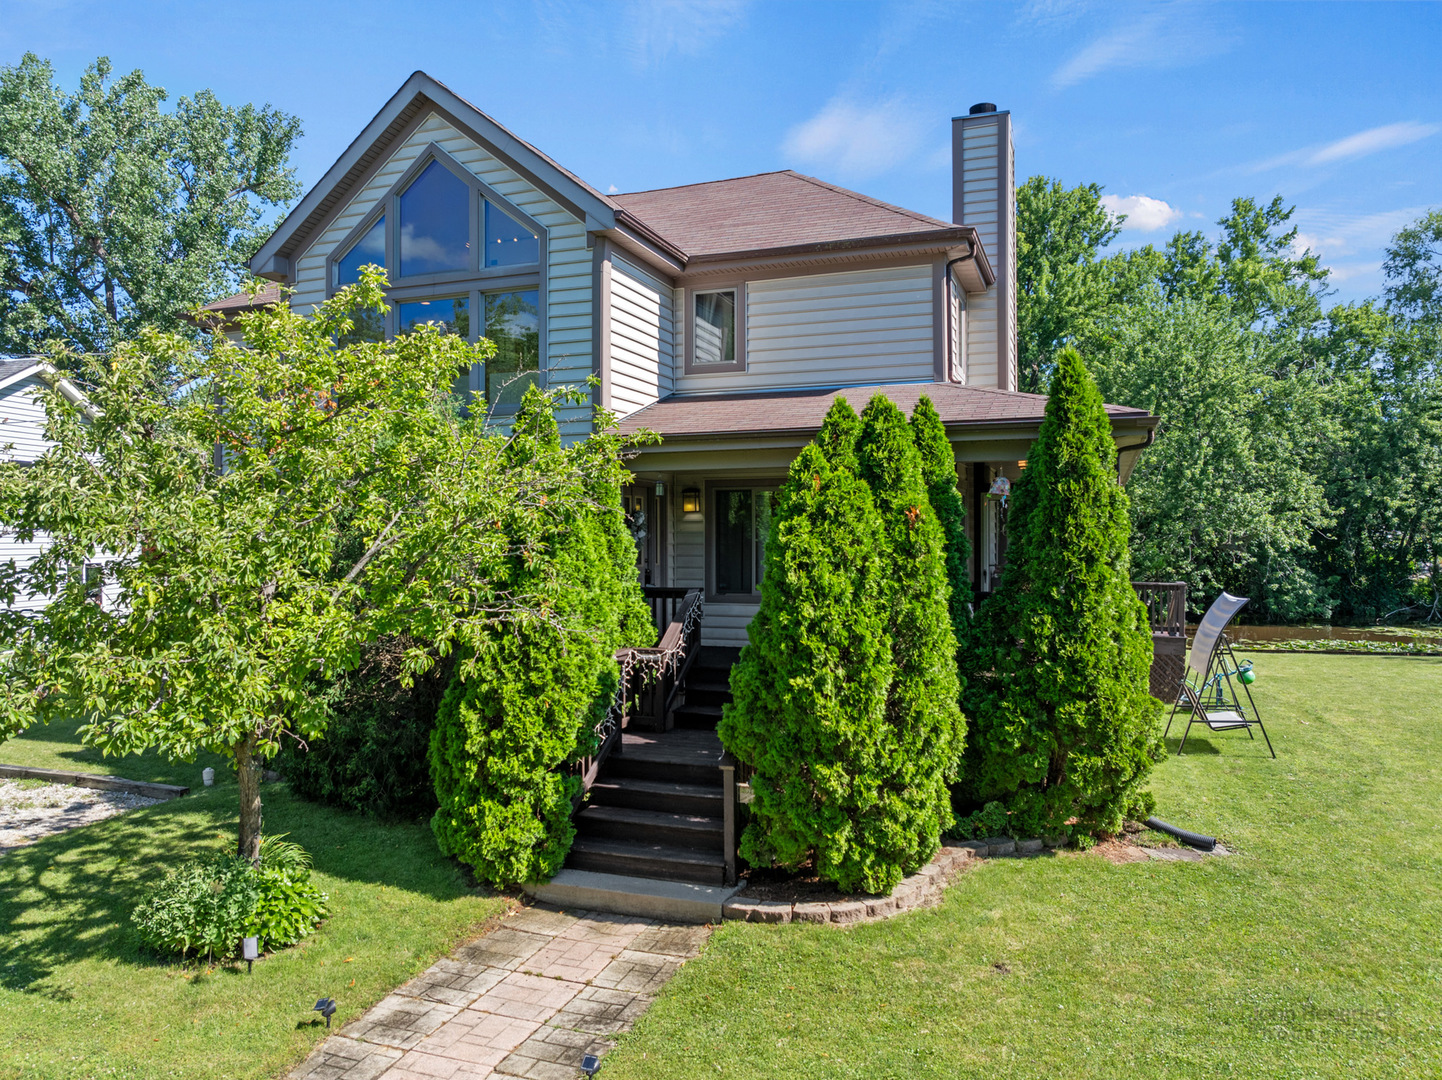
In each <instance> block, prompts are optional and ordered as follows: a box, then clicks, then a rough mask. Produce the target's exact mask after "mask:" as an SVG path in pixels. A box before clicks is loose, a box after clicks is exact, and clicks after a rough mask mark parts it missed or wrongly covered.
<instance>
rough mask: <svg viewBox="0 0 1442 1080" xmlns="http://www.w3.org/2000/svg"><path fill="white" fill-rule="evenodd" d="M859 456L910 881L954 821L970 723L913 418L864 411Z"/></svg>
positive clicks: (888, 807) (889, 797) (897, 826)
mask: <svg viewBox="0 0 1442 1080" xmlns="http://www.w3.org/2000/svg"><path fill="white" fill-rule="evenodd" d="M856 457H857V462H858V465H859V467H860V470H861V476H862V478H863V479H864V480H865V481H866V482H867V484H868V486H869V487H870V488H871V495H872V498H873V499H874V500H875V502H876V510H877V514H878V516H879V517H880V518H881V532H880V535H879V540H880V545H881V578H882V583H883V584H882V597H883V602H884V604H885V607H886V616H887V627H888V630H889V632H890V636H891V658H892V674H891V686H890V687H889V688H888V690H887V695H886V721H887V734H888V737H889V741H888V743H887V745H886V746H885V747H884V748H883V760H884V761H885V762H886V770H885V775H884V777H883V779H882V783H881V786H880V790H879V792H878V795H879V799H880V801H881V804H882V806H883V808H884V809H883V813H884V815H885V816H886V817H887V818H888V820H889V823H890V837H891V843H890V845H889V848H888V857H889V864H890V865H891V866H894V867H895V868H896V869H897V871H898V872H899V874H901V875H905V874H908V873H911V872H912V871H913V870H916V869H917V868H918V867H920V866H921V865H922V864H923V863H925V862H926V860H927V859H929V858H930V857H931V855H932V853H933V852H935V851H936V848H937V844H938V842H939V841H940V837H941V832H942V830H943V829H944V828H946V827H947V826H949V825H950V824H951V822H952V811H951V801H950V793H949V791H948V789H947V783H948V781H950V780H954V779H955V778H956V769H957V765H958V761H959V758H960V756H961V752H962V747H963V745H964V740H965V737H966V722H965V720H963V718H962V715H961V710H960V708H959V707H958V705H957V699H958V697H959V693H960V688H959V686H958V683H957V667H956V637H955V635H954V634H953V633H952V629H951V617H950V614H949V612H948V596H949V591H950V590H949V586H948V584H947V580H946V556H945V553H944V551H943V550H942V544H943V539H942V532H941V526H940V525H939V524H938V523H937V520H936V514H935V513H934V512H933V511H932V509H931V501H930V499H929V498H928V497H927V492H926V485H925V483H924V482H923V480H922V475H921V459H920V455H919V454H918V453H917V450H916V443H915V441H914V440H913V439H912V436H911V430H910V428H909V427H908V426H907V423H906V416H905V414H903V413H902V411H901V410H900V409H899V408H897V407H896V405H895V403H893V402H892V401H891V400H890V399H889V398H887V397H885V396H883V395H881V394H878V395H876V396H875V397H873V398H872V399H871V401H870V402H869V403H868V404H867V406H866V408H865V409H864V410H863V411H862V413H861V433H860V436H859V437H858V440H857V446H856Z"/></svg>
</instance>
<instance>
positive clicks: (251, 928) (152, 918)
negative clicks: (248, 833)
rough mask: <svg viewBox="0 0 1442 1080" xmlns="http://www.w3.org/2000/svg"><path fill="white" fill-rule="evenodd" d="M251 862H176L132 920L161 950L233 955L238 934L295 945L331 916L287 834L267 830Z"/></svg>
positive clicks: (270, 944)
mask: <svg viewBox="0 0 1442 1080" xmlns="http://www.w3.org/2000/svg"><path fill="white" fill-rule="evenodd" d="M260 855H261V865H260V866H259V867H256V866H254V865H252V864H251V863H250V862H248V861H246V860H245V859H242V858H239V857H237V856H235V855H231V854H225V855H216V856H214V857H213V858H211V859H209V860H197V861H193V862H188V863H185V864H184V865H182V866H179V867H177V868H176V869H174V870H172V871H171V872H170V873H168V874H167V875H166V876H165V879H164V880H163V881H161V882H160V884H159V885H157V886H156V887H155V888H154V889H152V890H151V891H150V893H149V894H148V895H146V897H145V898H144V899H143V900H142V901H141V902H140V904H139V905H137V906H136V908H135V911H134V912H133V913H132V914H131V921H132V922H133V923H134V925H135V927H136V929H137V930H138V931H139V933H140V939H141V941H143V942H144V943H145V944H146V945H147V946H149V947H150V948H152V949H154V950H155V951H156V952H160V953H179V954H180V955H182V956H185V955H188V954H190V953H192V952H194V953H195V954H197V955H200V954H204V955H206V956H210V957H214V956H220V957H228V956H232V955H234V953H235V951H236V949H237V948H238V947H239V945H240V940H241V938H245V937H251V936H255V937H259V938H260V943H261V945H262V947H265V948H278V947H280V946H284V945H294V944H295V943H296V942H297V941H299V940H300V939H301V938H303V937H305V935H306V934H308V933H310V931H311V930H312V929H314V928H315V926H316V924H317V923H319V922H320V920H321V919H323V918H325V916H326V915H327V914H328V911H327V909H326V904H327V900H328V898H327V897H326V895H325V894H324V893H323V892H321V891H320V889H318V888H317V887H316V886H315V885H314V884H312V882H311V880H310V856H309V855H307V854H306V852H305V851H304V849H302V848H301V847H300V845H299V844H293V843H290V842H288V841H286V840H285V839H284V836H277V837H270V836H267V837H265V838H264V839H262V841H261V845H260Z"/></svg>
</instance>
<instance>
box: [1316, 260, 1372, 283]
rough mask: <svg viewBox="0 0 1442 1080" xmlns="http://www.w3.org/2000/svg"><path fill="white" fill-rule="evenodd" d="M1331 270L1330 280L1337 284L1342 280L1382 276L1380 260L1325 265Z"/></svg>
mask: <svg viewBox="0 0 1442 1080" xmlns="http://www.w3.org/2000/svg"><path fill="white" fill-rule="evenodd" d="M1327 269H1328V270H1329V271H1331V281H1332V283H1333V284H1338V283H1340V282H1343V281H1355V280H1356V279H1358V278H1364V279H1365V278H1372V277H1376V278H1378V279H1379V280H1380V278H1381V276H1382V264H1381V263H1380V262H1363V263H1335V264H1333V265H1331V266H1329V267H1327Z"/></svg>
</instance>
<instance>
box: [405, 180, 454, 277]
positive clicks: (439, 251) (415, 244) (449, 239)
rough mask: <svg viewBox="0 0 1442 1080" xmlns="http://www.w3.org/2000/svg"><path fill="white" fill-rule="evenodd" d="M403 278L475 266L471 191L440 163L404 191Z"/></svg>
mask: <svg viewBox="0 0 1442 1080" xmlns="http://www.w3.org/2000/svg"><path fill="white" fill-rule="evenodd" d="M398 202H399V208H400V213H399V214H398V215H397V217H398V219H399V221H400V233H399V240H400V249H401V250H400V276H401V277H402V278H408V277H417V276H420V275H423V274H442V273H445V272H446V271H447V270H469V269H471V262H472V252H471V225H470V203H471V189H470V187H469V186H467V184H466V182H465V181H464V180H462V179H461V178H460V177H459V176H457V175H456V174H455V173H453V172H451V170H450V169H447V168H446V167H445V166H444V165H442V164H441V163H440V162H439V161H432V162H431V163H430V164H429V165H427V166H426V167H425V168H424V169H422V170H421V174H420V176H418V177H416V178H415V179H414V180H412V181H411V186H410V187H408V188H406V189H405V191H403V192H401V196H400V199H399V200H398Z"/></svg>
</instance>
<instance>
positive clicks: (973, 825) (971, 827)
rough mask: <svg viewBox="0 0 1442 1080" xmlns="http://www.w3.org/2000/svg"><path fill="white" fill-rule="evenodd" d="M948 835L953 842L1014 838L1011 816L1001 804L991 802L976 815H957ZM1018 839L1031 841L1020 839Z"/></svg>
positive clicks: (948, 830)
mask: <svg viewBox="0 0 1442 1080" xmlns="http://www.w3.org/2000/svg"><path fill="white" fill-rule="evenodd" d="M946 835H947V836H949V837H951V838H952V839H953V840H984V839H986V838H987V837H990V836H1012V835H1015V834H1013V833H1012V831H1011V816H1010V815H1009V814H1008V813H1007V812H1006V807H1005V806H1003V805H1002V804H1001V803H999V802H989V803H987V804H986V805H985V806H983V807H982V808H981V809H980V810H977V811H976V812H975V813H972V814H967V815H966V816H964V817H963V816H962V815H960V814H958V815H956V819H955V820H954V821H953V822H952V825H951V828H949V829H947V830H946ZM1018 839H1030V838H1029V837H1018Z"/></svg>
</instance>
